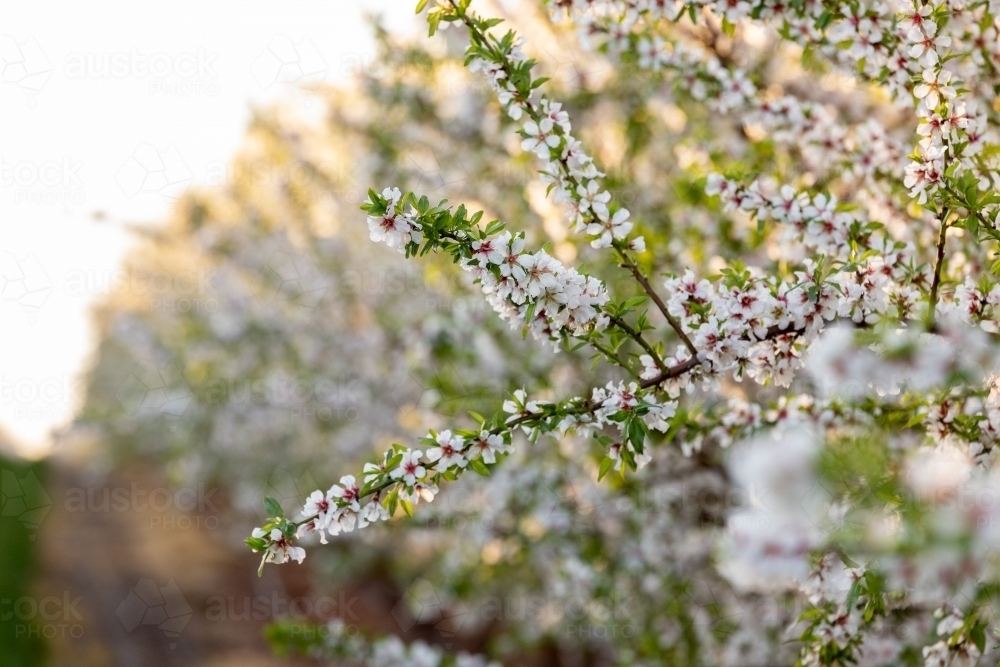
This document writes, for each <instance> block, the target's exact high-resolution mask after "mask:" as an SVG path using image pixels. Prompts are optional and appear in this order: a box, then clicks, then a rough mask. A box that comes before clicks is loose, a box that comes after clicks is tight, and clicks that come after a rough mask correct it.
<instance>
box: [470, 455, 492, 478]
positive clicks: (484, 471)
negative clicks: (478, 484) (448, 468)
mask: <svg viewBox="0 0 1000 667" xmlns="http://www.w3.org/2000/svg"><path fill="white" fill-rule="evenodd" d="M469 467H470V468H472V470H473V471H475V472H476V473H478V474H480V475H482V476H483V477H489V476H490V469H489V468H487V467H486V464H485V463H483V460H482V459H472V460H471V461H469Z"/></svg>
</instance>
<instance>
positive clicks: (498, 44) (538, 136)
mask: <svg viewBox="0 0 1000 667" xmlns="http://www.w3.org/2000/svg"><path fill="white" fill-rule="evenodd" d="M458 17H459V18H461V19H462V20H463V21H464V22H465V23H466V24H467V25H468V27H469V28H470V30H472V31H473V32H474V33H475V34H476V35H477V37H478V39H477V41H478V43H476V44H473V45H472V46H470V47H469V51H468V53H469V60H468V62H469V65H468V66H469V69H470V70H472V71H473V72H478V71H482V72H483V75H484V76H485V77H486V80H487V82H488V83H489V85H490V86H491V87H492V88H493V90H494V91H495V92H496V93H497V97H498V99H499V101H500V104H501V105H503V106H504V107H505V109H506V111H507V114H508V115H509V116H510V117H511V118H513V119H514V120H521V119H524V124H523V126H522V129H521V131H520V134H521V136H522V137H523V140H522V141H521V149H522V150H524V151H526V152H529V153H535V154H536V155H537V156H538V157H539V158H540V159H541V160H542V161H543V164H542V166H541V167H540V169H539V171H540V173H541V176H542V180H543V182H544V183H545V184H546V185H548V186H549V188H550V189H555V201H556V202H557V203H561V204H564V205H565V206H566V208H567V215H568V217H569V220H570V223H571V224H572V228H573V230H574V231H576V232H578V233H586V234H587V235H589V236H591V237H593V240H592V241H591V245H592V246H593V247H595V248H609V247H611V246H612V245H613V244H614V243H616V242H619V243H620V244H621V245H623V246H625V247H628V248H630V249H633V250H637V251H640V252H641V251H642V250H644V249H645V241H644V239H643V238H642V237H636V238H633V239H631V240H628V241H626V239H628V235H629V233H630V232H631V231H632V227H633V222H632V221H631V220H629V211H628V209H626V208H622V207H619V206H617V205H615V204H614V203H612V202H611V193H610V192H608V191H607V190H606V189H605V188H604V187H603V184H602V181H601V178H602V177H603V176H604V175H605V174H604V173H603V172H601V171H599V170H598V169H597V166H596V164H595V163H594V159H593V158H592V157H591V156H590V155H588V154H587V153H586V151H585V150H584V147H583V144H582V143H581V142H580V140H579V139H576V138H575V137H574V136H573V135H572V134H570V131H571V129H572V124H571V122H570V118H569V114H568V113H567V112H566V111H564V110H563V108H562V104H561V103H559V102H553V101H552V100H551V99H549V98H548V97H546V96H544V95H539V94H537V93H534V92H533V91H535V90H536V88H537V83H538V81H537V80H536V81H533V80H532V78H531V67H532V64H533V62H532V61H530V60H529V59H528V57H527V56H526V55H525V54H524V51H523V50H522V48H521V47H522V44H523V39H520V38H519V39H517V40H514V41H512V40H511V38H510V35H508V37H507V38H505V39H502V40H501V39H496V38H494V37H492V36H491V35H490V34H488V33H486V32H485V31H483V30H482V27H483V24H482V23H481V22H480V21H478V20H477V19H476V18H475V17H473V16H471V15H469V14H468V13H465V12H462V13H460V14H458Z"/></svg>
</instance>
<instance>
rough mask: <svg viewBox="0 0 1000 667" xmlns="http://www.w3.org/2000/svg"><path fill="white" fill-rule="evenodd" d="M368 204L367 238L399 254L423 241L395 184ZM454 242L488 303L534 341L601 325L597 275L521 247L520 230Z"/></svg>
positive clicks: (602, 301) (463, 236)
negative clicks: (405, 210)
mask: <svg viewBox="0 0 1000 667" xmlns="http://www.w3.org/2000/svg"><path fill="white" fill-rule="evenodd" d="M372 196H373V197H374V200H372V199H370V200H369V202H368V203H367V206H368V207H375V208H372V211H373V213H374V214H370V215H369V216H368V227H369V230H370V234H371V239H372V240H373V241H376V242H384V243H386V244H387V245H389V246H390V247H392V248H396V249H397V250H399V251H400V252H404V251H405V250H406V249H407V248H411V249H415V248H416V247H417V246H418V245H419V244H420V243H421V242H422V241H423V232H422V230H423V225H424V224H427V223H426V221H424V220H422V219H421V215H420V214H419V213H418V212H417V211H416V210H414V209H412V208H411V210H410V211H409V212H408V213H404V212H403V211H402V210H401V209H402V208H403V206H402V203H403V202H402V201H401V198H402V195H401V193H400V191H399V188H386V189H385V190H383V192H382V197H381V198H379V197H377V196H374V193H372ZM454 240H455V242H456V243H457V244H459V246H460V247H461V248H462V251H463V253H464V255H465V256H464V258H463V260H462V262H461V263H460V265H461V267H462V268H463V269H464V270H466V271H468V272H469V273H471V274H472V275H473V277H474V278H475V280H476V281H477V282H479V284H480V285H481V287H482V290H483V292H484V293H485V294H486V295H487V301H489V303H490V305H491V306H492V307H493V309H494V310H495V311H496V312H497V313H498V314H499V315H500V317H501V318H502V319H504V320H508V321H509V322H510V323H511V326H512V327H513V328H515V329H520V328H521V327H527V328H528V329H529V330H530V331H531V333H532V335H534V336H535V338H537V339H539V340H553V341H556V342H559V341H561V340H562V339H563V338H564V337H565V336H567V335H569V336H580V335H584V334H586V333H588V332H590V331H592V330H594V329H595V328H596V329H597V330H600V329H603V328H604V327H605V326H606V325H607V318H606V317H605V316H604V315H603V314H602V312H601V310H602V307H603V306H605V305H606V304H607V303H608V301H609V296H608V292H607V289H606V288H605V287H604V284H603V283H601V281H599V280H597V279H596V278H593V277H590V276H585V275H583V274H581V273H580V272H578V271H577V270H576V269H574V268H572V267H567V266H565V265H564V264H563V263H562V262H560V261H559V260H558V259H556V258H554V257H552V256H551V255H549V254H548V253H547V252H545V251H544V250H539V251H537V252H534V253H531V252H527V251H525V240H524V235H523V234H518V235H517V236H514V235H512V234H511V233H510V232H508V231H502V232H499V233H496V234H493V235H488V234H483V235H482V236H476V235H474V234H472V233H471V232H466V231H462V230H459V231H457V232H456V233H455V236H454Z"/></svg>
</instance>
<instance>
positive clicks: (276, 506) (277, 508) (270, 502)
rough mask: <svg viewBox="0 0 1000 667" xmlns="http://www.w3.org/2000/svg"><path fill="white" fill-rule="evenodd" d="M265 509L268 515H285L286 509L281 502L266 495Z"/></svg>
mask: <svg viewBox="0 0 1000 667" xmlns="http://www.w3.org/2000/svg"><path fill="white" fill-rule="evenodd" d="M264 510H265V511H266V512H267V515H268V516H273V517H284V516H285V510H283V509H281V504H280V503H279V502H278V501H277V500H275V499H274V498H272V497H271V496H264Z"/></svg>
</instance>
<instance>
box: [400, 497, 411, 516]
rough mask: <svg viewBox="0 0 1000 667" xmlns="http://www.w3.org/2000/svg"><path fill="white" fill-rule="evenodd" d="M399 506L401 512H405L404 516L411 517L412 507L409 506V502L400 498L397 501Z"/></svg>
mask: <svg viewBox="0 0 1000 667" xmlns="http://www.w3.org/2000/svg"><path fill="white" fill-rule="evenodd" d="M399 505H400V507H402V508H403V511H404V512H406V516H409V517H412V516H413V505H411V504H410V501H409V500H403V499H402V498H401V499H400V500H399Z"/></svg>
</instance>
